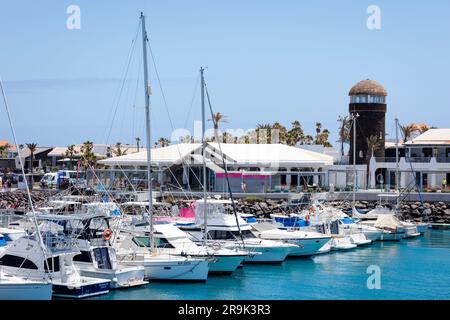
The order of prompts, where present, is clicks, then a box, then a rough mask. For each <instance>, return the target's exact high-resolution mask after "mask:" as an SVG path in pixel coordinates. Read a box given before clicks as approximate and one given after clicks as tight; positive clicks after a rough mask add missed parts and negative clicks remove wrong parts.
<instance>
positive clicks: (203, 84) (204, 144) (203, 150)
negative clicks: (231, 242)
mask: <svg viewBox="0 0 450 320" xmlns="http://www.w3.org/2000/svg"><path fill="white" fill-rule="evenodd" d="M204 71H205V69H204V68H203V67H201V68H200V76H201V86H202V90H201V100H202V159H203V206H204V208H203V216H204V228H203V232H204V234H203V240H204V242H205V245H206V244H207V242H208V230H207V229H208V210H207V201H206V159H205V156H206V155H205V149H206V140H205V131H206V119H205V78H204V75H203V72H204Z"/></svg>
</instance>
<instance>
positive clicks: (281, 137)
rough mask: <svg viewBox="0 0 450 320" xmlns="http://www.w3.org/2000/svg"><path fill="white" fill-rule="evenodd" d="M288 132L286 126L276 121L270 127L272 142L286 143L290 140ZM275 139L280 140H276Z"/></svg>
mask: <svg viewBox="0 0 450 320" xmlns="http://www.w3.org/2000/svg"><path fill="white" fill-rule="evenodd" d="M287 133H288V132H287V129H286V127H285V126H283V125H282V124H281V123H279V122H275V123H274V124H273V125H272V126H271V128H270V143H286V142H287V140H288V134H287ZM274 134H277V135H278V137H276V136H274ZM277 138H278V139H277ZM274 139H275V140H278V141H274Z"/></svg>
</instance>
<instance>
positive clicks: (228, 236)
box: [208, 230, 255, 240]
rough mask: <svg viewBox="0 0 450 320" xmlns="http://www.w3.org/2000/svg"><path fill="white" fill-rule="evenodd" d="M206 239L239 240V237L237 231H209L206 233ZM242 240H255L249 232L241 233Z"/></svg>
mask: <svg viewBox="0 0 450 320" xmlns="http://www.w3.org/2000/svg"><path fill="white" fill-rule="evenodd" d="M208 237H209V238H210V239H213V240H236V239H237V240H239V239H240V238H241V236H240V235H239V231H227V230H210V231H208ZM242 238H244V239H251V238H255V235H254V234H253V233H252V232H251V231H250V230H244V231H242Z"/></svg>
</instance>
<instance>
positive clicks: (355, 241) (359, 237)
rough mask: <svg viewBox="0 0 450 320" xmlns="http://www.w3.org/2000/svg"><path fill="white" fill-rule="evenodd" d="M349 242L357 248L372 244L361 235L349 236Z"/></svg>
mask: <svg viewBox="0 0 450 320" xmlns="http://www.w3.org/2000/svg"><path fill="white" fill-rule="evenodd" d="M349 237H350V241H351V242H352V243H353V244H356V245H357V246H364V245H368V244H371V243H372V240H369V239H367V238H366V236H365V235H364V234H363V233H356V234H351V235H350V236H349Z"/></svg>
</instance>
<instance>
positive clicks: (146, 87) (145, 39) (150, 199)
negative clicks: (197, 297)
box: [141, 12, 155, 251]
mask: <svg viewBox="0 0 450 320" xmlns="http://www.w3.org/2000/svg"><path fill="white" fill-rule="evenodd" d="M141 21H142V55H143V59H144V93H145V129H146V130H145V133H146V140H147V184H148V208H149V210H148V213H149V220H150V239H149V240H150V249H151V250H152V251H153V250H154V247H155V244H154V239H153V194H152V187H153V186H152V169H151V168H152V158H151V147H152V146H151V140H150V139H151V136H150V94H151V87H150V85H149V83H148V65H147V42H148V37H147V31H146V30H145V16H144V14H143V13H142V12H141Z"/></svg>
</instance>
